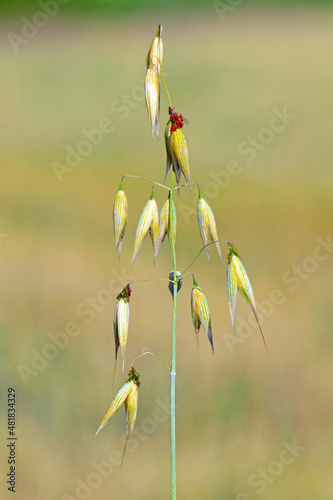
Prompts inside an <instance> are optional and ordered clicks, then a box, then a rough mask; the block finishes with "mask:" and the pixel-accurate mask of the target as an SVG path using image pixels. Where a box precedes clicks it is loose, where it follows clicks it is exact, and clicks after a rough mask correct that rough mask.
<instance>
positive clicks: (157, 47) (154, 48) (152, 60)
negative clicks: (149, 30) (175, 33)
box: [146, 24, 164, 74]
mask: <svg viewBox="0 0 333 500" xmlns="http://www.w3.org/2000/svg"><path fill="white" fill-rule="evenodd" d="M163 53H164V49H163V40H162V24H160V25H159V27H158V30H157V33H156V36H155V38H154V40H153V41H152V44H151V46H150V49H149V51H148V54H147V61H146V69H148V68H149V67H150V66H156V67H157V72H158V74H160V71H161V65H162V62H163Z"/></svg>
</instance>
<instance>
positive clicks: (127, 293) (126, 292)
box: [117, 285, 132, 302]
mask: <svg viewBox="0 0 333 500" xmlns="http://www.w3.org/2000/svg"><path fill="white" fill-rule="evenodd" d="M131 292H132V290H131V289H130V286H129V285H126V286H125V288H124V289H123V290H122V291H121V292H120V293H119V294H118V295H117V300H119V299H125V302H128V301H129V298H130V296H131Z"/></svg>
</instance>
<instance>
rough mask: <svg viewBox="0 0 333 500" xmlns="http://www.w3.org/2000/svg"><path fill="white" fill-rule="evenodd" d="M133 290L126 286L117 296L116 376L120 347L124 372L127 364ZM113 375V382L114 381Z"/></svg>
mask: <svg viewBox="0 0 333 500" xmlns="http://www.w3.org/2000/svg"><path fill="white" fill-rule="evenodd" d="M131 291H132V290H131V288H130V286H129V285H126V286H125V288H124V289H123V290H122V292H121V293H120V294H119V295H118V296H117V300H118V302H117V305H116V309H115V312H114V318H113V331H114V341H115V365H114V375H115V373H116V366H117V355H118V349H119V347H120V350H121V354H122V357H123V371H124V363H125V349H126V343H127V336H128V325H129V299H130V296H131ZM114 375H113V380H114Z"/></svg>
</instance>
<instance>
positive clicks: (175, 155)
mask: <svg viewBox="0 0 333 500" xmlns="http://www.w3.org/2000/svg"><path fill="white" fill-rule="evenodd" d="M169 114H170V119H169V121H168V123H167V125H166V129H165V133H164V139H165V147H166V152H167V166H166V176H167V175H168V171H169V169H170V167H171V165H172V167H173V170H174V172H175V174H176V179H177V185H178V186H179V184H180V174H181V173H182V174H183V176H184V177H185V180H186V182H187V183H188V185H189V187H190V191H191V192H192V188H191V177H190V163H189V156H188V146H187V137H186V135H185V133H184V131H183V126H184V118H183V116H182V115H178V114H177V113H175V112H174V109H172V108H170V107H169Z"/></svg>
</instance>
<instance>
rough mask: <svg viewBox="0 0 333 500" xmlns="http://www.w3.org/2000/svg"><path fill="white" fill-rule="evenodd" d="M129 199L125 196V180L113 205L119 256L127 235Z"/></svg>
mask: <svg viewBox="0 0 333 500" xmlns="http://www.w3.org/2000/svg"><path fill="white" fill-rule="evenodd" d="M127 207H128V204H127V199H126V196H125V191H124V187H123V182H122V181H121V183H120V186H119V191H118V193H117V196H116V199H115V202H114V205H113V228H114V236H115V254H116V256H117V250H118V257H119V256H120V252H121V249H122V246H123V240H124V236H125V230H126V225H127V217H128V214H127Z"/></svg>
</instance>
